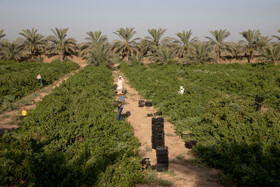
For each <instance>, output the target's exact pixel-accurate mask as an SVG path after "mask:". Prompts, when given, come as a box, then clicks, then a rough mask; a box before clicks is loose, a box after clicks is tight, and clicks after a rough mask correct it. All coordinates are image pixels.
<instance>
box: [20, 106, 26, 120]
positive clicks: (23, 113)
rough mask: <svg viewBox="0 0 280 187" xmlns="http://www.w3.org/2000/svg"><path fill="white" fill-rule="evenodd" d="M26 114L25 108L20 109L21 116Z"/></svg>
mask: <svg viewBox="0 0 280 187" xmlns="http://www.w3.org/2000/svg"><path fill="white" fill-rule="evenodd" d="M26 116H27V111H26V110H25V108H23V109H22V111H21V117H22V118H25V117H26Z"/></svg>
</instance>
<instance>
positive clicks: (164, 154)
mask: <svg viewBox="0 0 280 187" xmlns="http://www.w3.org/2000/svg"><path fill="white" fill-rule="evenodd" d="M152 148H153V149H156V156H157V171H166V170H168V148H167V147H165V146H164V118H162V117H158V118H152Z"/></svg>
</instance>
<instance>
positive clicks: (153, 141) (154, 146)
mask: <svg viewBox="0 0 280 187" xmlns="http://www.w3.org/2000/svg"><path fill="white" fill-rule="evenodd" d="M156 147H157V144H156V139H155V137H154V136H152V148H153V149H156Z"/></svg>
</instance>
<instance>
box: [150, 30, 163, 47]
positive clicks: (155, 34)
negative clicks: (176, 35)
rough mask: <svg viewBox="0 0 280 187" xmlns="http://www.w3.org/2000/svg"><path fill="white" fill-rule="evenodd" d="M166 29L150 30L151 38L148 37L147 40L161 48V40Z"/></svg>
mask: <svg viewBox="0 0 280 187" xmlns="http://www.w3.org/2000/svg"><path fill="white" fill-rule="evenodd" d="M165 31H166V29H162V28H158V29H148V33H149V34H150V35H151V36H147V37H146V39H147V40H149V41H151V42H152V44H153V45H156V46H159V43H160V39H161V37H162V36H163V34H164V33H165Z"/></svg>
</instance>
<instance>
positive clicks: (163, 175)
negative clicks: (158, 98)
mask: <svg viewBox="0 0 280 187" xmlns="http://www.w3.org/2000/svg"><path fill="white" fill-rule="evenodd" d="M120 74H121V75H122V76H123V74H122V73H120V72H119V71H114V72H113V77H114V81H115V82H117V79H118V75H120ZM123 77H124V76H123ZM124 89H126V90H127V94H126V103H127V104H126V105H125V107H124V111H123V113H125V112H127V111H130V112H131V116H130V117H128V118H127V120H128V121H129V122H130V123H131V125H132V126H133V129H134V135H135V136H136V137H137V138H138V139H139V141H140V142H141V146H140V156H141V157H142V158H150V161H151V165H155V164H156V151H155V150H154V149H152V145H151V136H152V130H151V129H152V128H151V119H152V118H151V117H147V114H149V113H155V112H156V110H155V109H154V107H138V100H140V99H143V98H141V96H140V95H139V94H138V92H137V91H136V90H135V89H134V88H131V87H130V86H129V82H128V80H127V79H126V78H125V77H124ZM164 131H165V145H166V146H167V147H168V153H169V154H168V156H169V171H168V172H157V177H158V178H159V179H163V180H168V181H171V182H172V183H173V186H175V187H185V186H186V187H187V186H207V187H208V186H221V184H220V183H219V181H218V179H217V174H218V173H219V171H218V170H215V169H211V168H208V167H205V166H202V165H200V164H198V163H197V158H195V157H194V156H193V155H192V153H191V152H190V150H188V149H187V148H185V146H184V142H183V141H182V139H181V138H180V137H179V136H178V135H176V134H175V130H174V126H173V124H171V123H169V122H168V121H167V120H166V119H165V122H164ZM143 186H149V185H143Z"/></svg>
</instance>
